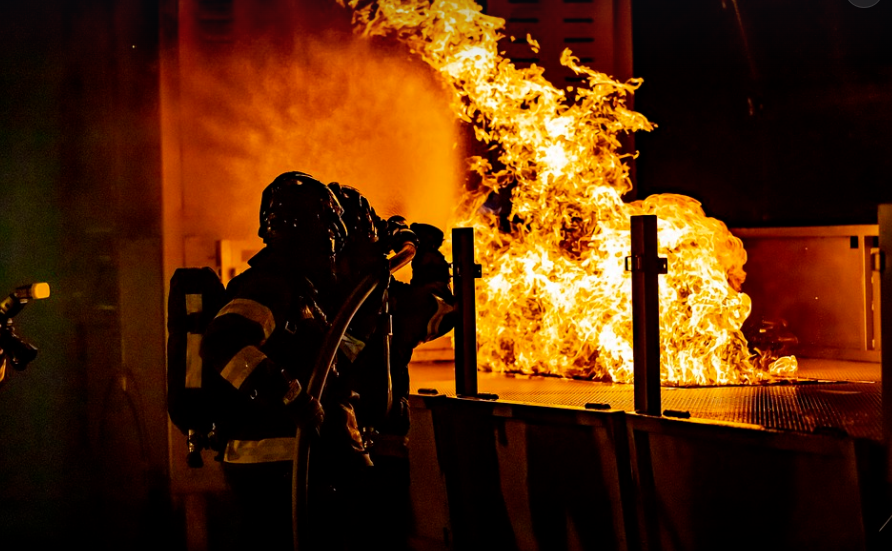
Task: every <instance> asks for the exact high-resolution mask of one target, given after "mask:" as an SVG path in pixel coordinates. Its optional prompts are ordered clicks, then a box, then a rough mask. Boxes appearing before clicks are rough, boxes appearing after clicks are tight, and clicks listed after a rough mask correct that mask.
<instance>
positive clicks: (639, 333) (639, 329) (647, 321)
mask: <svg viewBox="0 0 892 551" xmlns="http://www.w3.org/2000/svg"><path fill="white" fill-rule="evenodd" d="M631 222H632V256H629V257H626V270H627V271H631V272H632V361H633V364H634V365H633V383H634V387H635V390H634V392H635V411H637V412H638V413H644V414H646V415H660V409H661V404H660V294H659V278H658V277H657V276H658V275H659V274H665V273H666V270H667V262H666V259H665V258H660V257H658V256H657V217H656V216H653V215H644V216H632V217H631Z"/></svg>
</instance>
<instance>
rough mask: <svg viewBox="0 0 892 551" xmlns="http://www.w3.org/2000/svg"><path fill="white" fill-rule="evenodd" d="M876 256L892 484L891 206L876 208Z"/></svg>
mask: <svg viewBox="0 0 892 551" xmlns="http://www.w3.org/2000/svg"><path fill="white" fill-rule="evenodd" d="M878 214H879V216H878V222H879V230H880V232H879V233H880V239H879V241H880V243H879V245H880V246H879V249H880V250H879V253H878V254H877V255H876V256H875V257H874V269H875V270H877V271H878V272H879V277H880V349H881V350H880V362H881V364H880V366H881V367H880V371H881V375H880V376H881V379H882V385H883V387H882V391H883V394H882V401H883V436H884V437H885V442H886V446H887V449H888V450H889V469H888V473H887V478H888V481H889V482H892V266H890V262H892V204H887V205H880V206H879V213H878Z"/></svg>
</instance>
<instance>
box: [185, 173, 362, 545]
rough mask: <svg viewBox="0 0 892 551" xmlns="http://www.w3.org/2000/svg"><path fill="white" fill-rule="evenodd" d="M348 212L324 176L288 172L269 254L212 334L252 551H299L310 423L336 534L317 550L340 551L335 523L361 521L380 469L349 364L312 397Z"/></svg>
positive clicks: (230, 467) (230, 479) (212, 382)
mask: <svg viewBox="0 0 892 551" xmlns="http://www.w3.org/2000/svg"><path fill="white" fill-rule="evenodd" d="M342 213H343V208H342V207H341V205H340V203H339V202H338V200H337V198H336V197H335V196H334V194H333V193H332V191H331V189H330V188H329V187H328V186H326V185H325V184H323V183H322V182H320V181H318V180H317V179H315V178H313V177H312V176H310V175H308V174H305V173H302V172H287V173H284V174H282V175H280V176H278V177H277V178H276V179H275V180H274V181H273V182H272V183H271V184H270V185H269V186H267V188H266V189H265V190H264V191H263V195H262V197H261V207H260V230H259V235H260V237H261V238H263V241H264V243H265V247H264V248H263V249H262V250H261V251H260V252H259V253H257V254H256V255H255V256H254V257H253V258H251V259H250V260H249V261H248V264H249V266H250V267H249V269H248V270H246V271H245V272H244V273H242V274H240V275H238V276H236V277H235V278H233V279H232V280H231V281H230V283H229V285H228V286H227V288H226V294H225V298H224V301H223V302H224V306H223V307H222V308H221V309H220V311H219V313H218V314H217V315H216V317H215V318H214V319H213V320H212V321H211V322H210V324H209V325H208V328H207V330H206V331H205V333H204V336H203V338H202V343H201V356H202V360H203V366H204V367H203V369H204V375H203V377H204V379H205V386H206V388H209V389H210V390H211V392H210V393H209V394H210V395H212V396H213V406H212V407H213V409H214V417H215V419H216V428H217V435H218V438H219V439H220V440H221V441H222V442H223V446H222V452H221V455H222V462H223V473H224V476H225V478H226V481H227V484H228V486H229V487H230V489H231V491H232V495H233V496H234V499H235V500H236V505H237V507H238V509H239V514H240V518H239V523H240V525H241V529H240V534H241V536H242V538H243V543H244V544H246V545H250V546H251V547H252V548H257V549H293V538H292V523H291V519H292V517H291V514H292V502H291V499H292V486H291V470H292V460H293V457H294V449H295V448H294V436H295V431H296V427H297V425H298V424H299V423H302V424H303V426H304V427H310V428H311V429H315V431H316V432H317V433H318V445H317V446H315V447H314V456H313V467H312V469H311V476H312V477H313V481H311V487H312V488H313V489H312V490H311V494H310V497H311V500H312V501H311V503H315V504H316V505H318V507H317V508H316V509H315V510H314V511H313V512H312V515H313V517H314V518H313V519H312V523H313V525H315V526H317V527H318V528H319V529H318V530H317V531H316V532H317V533H318V536H319V537H325V538H331V540H330V541H328V540H326V542H325V543H324V544H323V543H320V544H319V545H315V546H314V547H319V548H325V549H338V545H337V544H336V539H337V533H336V532H337V531H334V532H335V533H333V531H332V530H329V529H326V528H325V525H326V523H333V522H338V519H336V518H333V516H335V515H341V516H343V515H348V514H351V512H350V510H349V508H350V506H351V500H350V496H351V493H352V492H354V491H355V489H354V487H353V485H354V481H355V480H356V479H358V478H360V477H361V476H362V474H361V473H362V472H363V471H364V470H365V469H368V468H369V466H370V465H371V463H370V461H369V459H368V454H367V453H366V450H365V448H364V446H363V441H362V437H361V434H360V431H359V426H358V423H357V420H356V413H355V410H354V405H355V400H356V398H357V396H356V393H355V392H354V391H353V389H351V388H350V383H349V378H348V377H346V376H344V375H343V374H342V373H340V371H339V366H337V365H335V366H333V367H332V369H331V371H330V372H329V376H328V378H327V384H326V387H325V390H324V392H323V395H322V397H321V404H320V403H319V402H318V401H316V400H314V399H312V398H311V397H309V395H308V394H307V393H306V392H305V391H304V389H305V388H306V385H307V383H308V381H309V378H310V374H311V370H312V368H313V365H314V362H315V360H316V357H317V355H318V351H319V346H320V344H321V342H322V340H323V337H324V335H325V334H326V331H327V330H328V324H329V322H330V319H331V318H332V317H334V315H335V312H333V311H332V310H333V308H334V307H335V306H336V305H335V302H336V299H335V297H336V294H335V293H336V276H335V259H336V256H337V255H338V253H339V252H340V251H341V250H342V248H343V246H344V244H345V242H346V239H347V228H346V227H345V225H344V222H343V220H342V219H341V215H342ZM323 412H324V415H323ZM313 492H316V493H315V494H314V493H313ZM353 501H355V500H353ZM317 515H318V518H316V516H317ZM341 532H343V526H341Z"/></svg>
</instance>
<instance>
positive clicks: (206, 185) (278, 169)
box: [180, 19, 463, 243]
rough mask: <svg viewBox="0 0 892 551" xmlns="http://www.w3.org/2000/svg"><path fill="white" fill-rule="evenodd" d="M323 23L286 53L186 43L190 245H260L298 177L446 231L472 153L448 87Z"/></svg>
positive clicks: (277, 48) (296, 38) (251, 44)
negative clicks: (290, 179) (284, 186)
mask: <svg viewBox="0 0 892 551" xmlns="http://www.w3.org/2000/svg"><path fill="white" fill-rule="evenodd" d="M303 21H304V22H305V23H306V19H303ZM314 23H315V24H314V25H306V24H304V25H302V24H300V22H298V24H296V25H294V27H293V28H294V31H293V33H294V34H293V35H291V37H290V39H289V40H287V41H285V42H286V45H285V46H283V45H282V42H281V41H279V42H276V41H274V40H271V39H268V38H264V37H261V38H257V37H253V36H249V37H246V38H244V39H241V40H239V41H238V42H236V43H235V44H232V45H226V46H225V47H218V48H214V49H209V48H208V47H207V46H206V45H203V44H202V43H201V42H200V41H199V40H193V41H191V43H190V41H189V39H188V37H186V38H183V39H181V53H180V80H181V84H180V89H181V99H180V105H181V121H182V130H181V136H182V137H181V140H182V144H181V151H182V153H181V154H182V167H183V172H182V176H183V187H184V197H183V200H184V208H185V220H184V233H185V237H186V238H189V237H190V236H200V237H204V238H205V239H207V240H210V239H256V232H257V223H258V222H257V211H258V206H259V199H260V193H261V191H262V190H263V188H264V187H265V186H266V185H267V184H268V183H269V182H271V181H272V180H273V179H274V178H275V177H276V176H277V175H279V174H281V173H282V172H286V171H291V170H300V171H303V172H308V173H310V174H312V175H314V176H316V177H317V178H319V179H320V180H322V181H323V182H331V181H337V182H340V183H341V184H345V185H350V186H353V187H356V188H357V189H359V190H360V191H361V192H362V193H363V194H365V195H366V196H368V197H369V199H370V201H371V203H372V205H373V206H374V207H375V208H376V210H378V212H379V214H381V215H383V216H389V215H392V214H401V215H403V216H405V217H406V218H408V219H409V220H410V221H419V222H427V223H431V224H435V225H437V226H439V227H441V228H443V229H444V230H445V229H446V227H445V226H446V225H447V224H448V222H449V219H450V217H451V214H452V210H453V207H454V205H455V203H456V197H457V195H458V190H459V188H460V185H461V184H460V182H461V178H462V175H461V174H462V161H461V159H462V158H463V151H462V150H461V146H460V145H459V142H460V141H461V140H460V137H459V130H458V128H457V125H456V122H455V118H454V116H453V115H452V113H451V111H450V109H449V106H448V101H449V97H448V95H447V92H446V91H445V90H444V89H443V88H442V85H441V84H440V83H439V82H440V81H439V80H438V79H437V78H436V77H435V76H434V75H433V74H432V72H431V70H430V68H429V67H428V66H427V65H426V64H424V63H423V62H421V61H419V60H417V59H415V58H414V57H413V56H411V55H410V54H409V52H408V51H407V50H405V49H404V47H402V46H399V45H396V44H393V43H390V42H385V41H369V40H364V39H361V38H357V37H354V36H353V35H352V33H351V32H350V29H349V27H348V26H346V25H345V30H344V31H343V32H342V31H341V30H340V29H339V27H338V21H337V20H335V21H330V22H326V23H321V22H314ZM285 24H287V23H283V24H282V25H285ZM280 31H281V29H280ZM255 32H256V31H255ZM202 48H203V49H204V51H202ZM258 243H259V240H258Z"/></svg>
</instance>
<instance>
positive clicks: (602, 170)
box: [350, 0, 797, 385]
mask: <svg viewBox="0 0 892 551" xmlns="http://www.w3.org/2000/svg"><path fill="white" fill-rule="evenodd" d="M356 3H357V0H353V1H352V2H351V4H350V6H351V7H352V8H353V9H354V10H355V11H354V24H355V25H356V26H357V29H358V30H359V31H360V32H362V33H363V34H364V35H365V36H396V37H398V38H399V39H400V40H401V41H403V42H404V43H405V44H406V45H407V46H408V47H409V48H410V50H411V51H412V52H413V53H415V54H416V55H418V56H420V57H421V58H422V59H423V60H424V61H425V62H427V63H428V64H430V65H431V66H432V67H433V68H434V69H435V70H437V71H438V72H439V73H440V75H441V76H442V78H443V81H444V83H445V85H446V87H447V89H449V90H451V91H452V94H453V95H452V107H453V110H454V112H455V114H456V116H457V117H459V118H460V119H461V120H463V121H465V122H466V123H469V124H472V125H473V128H474V132H475V134H476V137H477V139H478V140H479V141H481V142H483V143H484V144H487V145H488V146H491V147H492V150H493V151H497V153H498V166H493V164H492V163H491V162H490V161H489V160H487V159H485V158H483V157H473V158H471V162H470V166H471V170H472V171H473V172H475V173H476V175H477V176H478V177H479V179H480V184H479V186H477V188H476V190H474V191H469V192H468V193H467V194H466V195H465V197H464V198H463V201H462V204H461V205H460V207H459V209H458V211H457V219H456V221H455V224H454V225H455V226H466V227H467V226H471V227H473V228H474V231H475V236H476V237H475V248H476V251H477V260H478V261H479V262H480V263H481V264H482V265H483V266H484V279H483V280H482V281H481V282H480V283H478V286H477V309H478V325H477V342H478V362H479V364H480V365H481V367H482V368H484V369H488V370H492V371H499V372H511V373H523V374H540V375H555V376H563V377H573V378H585V379H593V380H603V381H615V382H630V381H631V379H632V309H631V280H630V276H629V273H628V272H626V271H625V266H624V258H625V257H626V256H627V255H628V254H629V250H630V228H629V224H630V222H629V217H630V216H633V215H641V214H652V215H656V216H657V218H658V230H659V243H660V255H661V256H664V257H666V258H668V263H669V273H668V275H665V276H661V281H660V330H661V358H662V367H661V380H662V383H663V384H671V385H726V384H741V383H758V382H764V381H770V380H773V379H776V378H778V377H792V376H795V374H796V371H797V363H796V359H795V358H794V357H783V358H779V359H776V360H775V359H773V358H772V359H766V358H760V357H758V356H757V355H754V354H753V353H752V352H750V351H749V349H748V346H747V341H746V339H745V337H744V336H743V333H742V331H741V327H742V325H743V322H744V321H745V320H746V318H747V317H748V316H749V313H750V310H751V303H750V298H749V297H748V296H747V295H746V294H745V293H742V292H741V284H742V283H743V280H744V278H745V272H744V270H743V265H744V263H745V262H746V252H745V251H744V249H743V244H742V242H741V241H740V240H739V239H738V238H736V237H735V236H734V235H732V234H731V232H730V231H729V230H728V228H727V226H726V225H725V224H724V223H722V222H720V221H719V220H716V219H714V218H710V217H707V216H706V215H705V213H704V211H703V209H702V208H701V206H700V204H699V203H698V202H697V201H696V200H694V199H692V198H689V197H685V196H681V195H670V194H663V195H652V196H650V197H647V198H646V199H644V200H642V201H635V202H632V203H625V202H623V199H622V196H623V194H625V193H626V192H628V191H630V190H631V187H632V185H631V181H630V179H629V175H628V166H627V165H626V164H625V163H624V162H623V161H624V155H622V154H621V153H620V150H621V145H620V141H619V136H620V135H621V134H622V133H625V132H634V131H639V130H651V129H652V128H653V124H652V123H650V122H649V121H648V120H647V119H646V118H645V117H644V116H643V115H641V114H640V113H636V112H634V111H632V110H630V109H628V108H626V106H625V99H626V98H627V97H628V96H629V95H630V94H632V93H633V92H634V91H635V90H636V89H637V88H638V86H640V85H641V80H640V79H632V80H630V81H628V82H625V83H622V82H617V81H615V80H613V79H612V78H610V77H608V76H607V75H604V74H602V73H598V72H596V71H594V70H592V69H590V68H588V67H585V66H582V65H580V64H579V63H578V60H577V59H576V58H574V57H573V55H572V53H571V52H570V51H569V50H565V51H564V53H563V54H562V56H561V63H562V64H563V65H565V66H567V67H569V68H570V69H572V70H573V71H574V72H575V73H576V74H578V75H580V76H582V77H584V78H585V79H586V82H587V86H579V87H577V88H576V89H575V90H574V89H572V88H567V89H566V90H561V89H558V88H555V87H554V86H553V85H552V84H551V83H550V82H549V81H548V80H546V79H545V78H544V76H543V70H542V68H540V67H537V66H535V65H533V66H532V67H530V68H527V69H523V68H517V67H515V66H514V65H513V64H512V63H511V62H510V60H507V59H505V58H503V57H502V56H501V55H499V52H498V47H497V43H498V40H499V39H500V38H502V36H501V35H500V34H499V30H500V29H502V28H503V26H504V20H502V19H500V18H496V17H491V16H487V15H484V14H483V13H481V8H480V6H478V5H476V4H475V3H473V2H472V1H470V0H435V1H434V2H433V3H431V2H429V1H426V0H382V1H379V2H376V3H373V4H371V5H366V6H365V7H362V8H357V6H356ZM527 41H528V43H529V44H530V46H531V48H532V49H533V50H534V51H536V50H537V49H538V45H537V44H536V42H535V40H533V39H532V38H531V37H527ZM571 94H572V95H573V97H572V98H568V96H569V95H571ZM505 191H510V198H511V201H510V202H511V213H510V217H509V218H504V217H502V219H500V215H499V212H497V210H495V209H493V208H491V203H489V202H487V200H488V199H491V196H492V194H494V193H495V194H497V193H499V192H503V193H504V192H505ZM506 226H507V227H506ZM767 360H772V361H767Z"/></svg>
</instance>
